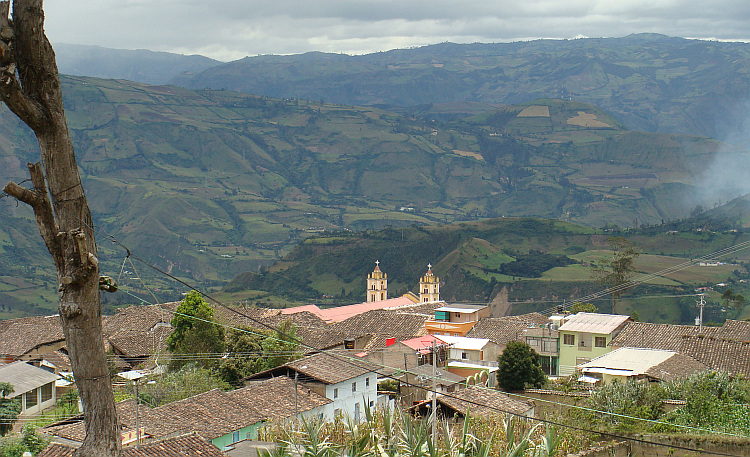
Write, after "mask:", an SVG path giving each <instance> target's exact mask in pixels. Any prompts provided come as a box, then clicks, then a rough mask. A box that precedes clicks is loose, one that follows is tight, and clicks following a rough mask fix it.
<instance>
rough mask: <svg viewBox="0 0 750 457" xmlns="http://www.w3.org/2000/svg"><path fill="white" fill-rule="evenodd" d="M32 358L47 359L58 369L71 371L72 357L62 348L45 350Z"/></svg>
mask: <svg viewBox="0 0 750 457" xmlns="http://www.w3.org/2000/svg"><path fill="white" fill-rule="evenodd" d="M31 360H46V361H47V362H49V363H51V364H52V365H54V366H55V367H56V368H57V371H58V372H60V371H70V357H68V354H66V353H65V352H63V351H61V350H57V351H50V352H43V353H41V354H39V356H37V357H34V358H32V359H31Z"/></svg>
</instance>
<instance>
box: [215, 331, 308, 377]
mask: <svg viewBox="0 0 750 457" xmlns="http://www.w3.org/2000/svg"><path fill="white" fill-rule="evenodd" d="M296 335H297V328H296V326H295V325H294V323H292V322H291V321H288V320H287V321H283V322H281V324H279V328H278V329H277V330H276V331H274V332H272V331H269V330H259V329H254V328H250V327H242V328H239V329H230V330H229V331H228V332H227V345H226V350H227V357H226V358H225V359H223V360H222V362H221V364H220V365H219V368H218V371H219V375H220V376H221V377H222V378H223V379H224V380H225V381H226V382H228V383H230V384H232V385H235V386H239V385H241V383H242V378H244V377H245V376H249V375H251V374H254V373H258V372H260V371H263V370H267V369H269V368H274V367H277V366H279V365H282V364H284V363H286V362H289V361H290V360H294V359H296V358H298V357H299V355H300V353H299V342H298V341H297V338H296Z"/></svg>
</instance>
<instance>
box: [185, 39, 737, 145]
mask: <svg viewBox="0 0 750 457" xmlns="http://www.w3.org/2000/svg"><path fill="white" fill-rule="evenodd" d="M749 57H750V44H748V43H740V42H719V41H702V40H691V39H683V38H674V37H668V36H664V35H657V34H636V35H630V36H627V37H622V38H582V39H575V40H532V41H524V42H516V43H491V44H487V43H473V44H455V43H441V44H436V45H431V46H424V47H419V48H412V49H398V50H392V51H388V52H378V53H374V54H368V55H356V56H348V55H339V54H325V53H321V52H311V53H306V54H301V55H289V56H273V55H263V56H256V57H246V58H244V59H242V60H238V61H235V62H230V63H227V64H224V65H219V66H216V67H212V68H209V69H207V70H205V71H203V72H201V73H198V74H197V75H186V76H183V77H178V78H175V79H174V80H173V81H172V82H173V83H174V84H178V85H184V86H185V87H190V88H195V89H203V88H206V87H209V88H213V89H227V90H237V91H243V92H248V93H253V94H258V95H266V96H270V97H276V98H302V99H307V100H326V101H329V102H332V103H342V104H348V105H371V106H392V107H401V108H403V109H407V110H408V111H410V112H417V113H422V114H424V115H426V116H430V117H435V118H441V119H446V118H453V117H455V114H456V111H455V110H456V109H462V108H461V107H459V105H458V104H456V103H464V102H469V103H471V104H474V105H473V106H472V105H470V104H466V105H464V106H463V109H467V110H468V111H467V112H472V111H473V110H474V109H476V108H477V105H476V104H492V103H502V104H508V105H512V104H518V103H523V102H526V101H529V100H534V99H537V98H544V97H555V98H565V99H568V100H569V99H573V100H579V101H585V102H588V103H591V104H594V105H597V106H599V107H601V108H603V109H605V110H607V111H609V112H611V113H613V114H614V115H615V116H616V117H617V118H618V119H620V121H621V122H622V123H623V124H624V125H626V126H628V128H630V129H631V130H643V131H651V132H664V133H686V134H699V135H704V136H710V137H713V138H719V139H728V138H729V137H730V135H731V134H732V133H733V132H737V131H741V129H742V128H743V123H744V120H745V119H746V117H747V106H746V103H745V99H746V96H747V93H748V89H749V88H750V80H748V78H747V74H748V71H750V58H749ZM442 104H454V105H453V108H454V110H453V112H451V111H450V110H448V111H446V110H445V107H444V106H442ZM488 109H491V108H488Z"/></svg>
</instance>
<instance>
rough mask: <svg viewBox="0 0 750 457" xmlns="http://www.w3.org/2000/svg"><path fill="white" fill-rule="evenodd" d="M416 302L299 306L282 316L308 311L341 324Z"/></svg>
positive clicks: (386, 301)
mask: <svg viewBox="0 0 750 457" xmlns="http://www.w3.org/2000/svg"><path fill="white" fill-rule="evenodd" d="M413 304H414V302H413V301H411V300H410V299H409V298H408V297H398V298H389V299H388V300H381V301H374V302H370V303H359V304H356V305H346V306H337V307H335V308H326V309H320V308H318V307H317V306H316V305H305V306H297V307H295V308H286V309H283V310H281V313H282V314H294V313H299V312H302V311H308V312H311V313H313V314H315V315H316V316H318V317H319V318H321V319H323V320H324V321H326V322H328V323H329V324H330V323H333V322H341V321H344V320H347V319H349V318H350V317H352V316H356V315H358V314H362V313H365V312H367V311H372V310H375V309H384V308H395V307H397V306H405V305H413Z"/></svg>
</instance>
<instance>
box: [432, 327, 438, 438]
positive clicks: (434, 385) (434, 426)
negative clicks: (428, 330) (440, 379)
mask: <svg viewBox="0 0 750 457" xmlns="http://www.w3.org/2000/svg"><path fill="white" fill-rule="evenodd" d="M436 372H437V353H436V352H435V337H434V336H433V337H432V439H433V440H435V446H436V448H437V379H436V378H437V373H436Z"/></svg>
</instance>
